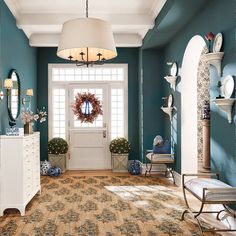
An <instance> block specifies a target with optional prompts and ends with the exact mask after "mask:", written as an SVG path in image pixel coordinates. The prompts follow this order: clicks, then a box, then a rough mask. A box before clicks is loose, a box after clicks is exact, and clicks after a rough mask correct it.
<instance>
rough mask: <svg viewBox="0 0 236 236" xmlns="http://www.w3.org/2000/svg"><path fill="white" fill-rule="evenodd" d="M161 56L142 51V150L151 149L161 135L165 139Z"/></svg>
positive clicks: (149, 51)
mask: <svg viewBox="0 0 236 236" xmlns="http://www.w3.org/2000/svg"><path fill="white" fill-rule="evenodd" d="M162 64H163V55H162V52H161V51H160V50H142V61H141V68H142V83H141V84H140V86H141V89H142V101H143V104H142V120H141V121H142V126H141V127H142V139H143V141H142V146H141V147H142V149H143V150H140V151H141V152H142V153H141V154H143V155H145V152H146V150H147V149H152V144H153V139H154V138H155V136H156V135H161V136H163V138H165V139H169V138H168V137H165V133H164V125H163V124H164V123H165V121H166V120H167V121H168V116H167V115H166V114H165V113H163V111H162V110H161V106H162V99H161V98H162V97H163V96H165V91H164V90H163V85H162V80H163V66H162Z"/></svg>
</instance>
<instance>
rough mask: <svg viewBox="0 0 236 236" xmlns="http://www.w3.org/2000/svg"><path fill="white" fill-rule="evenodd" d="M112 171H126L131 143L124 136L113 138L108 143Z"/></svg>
mask: <svg viewBox="0 0 236 236" xmlns="http://www.w3.org/2000/svg"><path fill="white" fill-rule="evenodd" d="M109 150H110V152H111V157H112V171H113V172H127V168H128V156H129V152H130V150H131V144H130V142H129V141H128V140H127V139H126V138H115V139H113V140H112V141H111V143H110V145H109Z"/></svg>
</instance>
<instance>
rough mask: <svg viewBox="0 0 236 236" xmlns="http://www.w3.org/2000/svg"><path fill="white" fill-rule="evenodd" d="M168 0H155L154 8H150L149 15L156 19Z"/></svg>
mask: <svg viewBox="0 0 236 236" xmlns="http://www.w3.org/2000/svg"><path fill="white" fill-rule="evenodd" d="M166 1H167V0H154V1H153V4H152V7H151V8H150V11H149V15H151V16H152V18H153V19H156V17H157V16H158V14H159V13H160V11H161V9H162V8H163V6H164V5H165V3H166Z"/></svg>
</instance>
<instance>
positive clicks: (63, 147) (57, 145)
mask: <svg viewBox="0 0 236 236" xmlns="http://www.w3.org/2000/svg"><path fill="white" fill-rule="evenodd" d="M67 151H68V143H67V142H66V140H65V139H63V138H53V139H51V140H50V141H49V142H48V153H49V154H55V155H60V154H66V153H67Z"/></svg>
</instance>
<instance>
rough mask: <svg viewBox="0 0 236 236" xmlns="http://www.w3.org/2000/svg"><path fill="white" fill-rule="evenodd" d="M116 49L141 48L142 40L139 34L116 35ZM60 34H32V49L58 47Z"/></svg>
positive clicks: (30, 41)
mask: <svg viewBox="0 0 236 236" xmlns="http://www.w3.org/2000/svg"><path fill="white" fill-rule="evenodd" d="M114 39H115V44H116V47H140V46H141V45H142V38H141V36H140V35H138V34H128V33H127V34H114ZM58 41H59V34H57V33H55V34H32V35H31V36H30V39H29V43H30V46H32V47H57V46H58Z"/></svg>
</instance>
